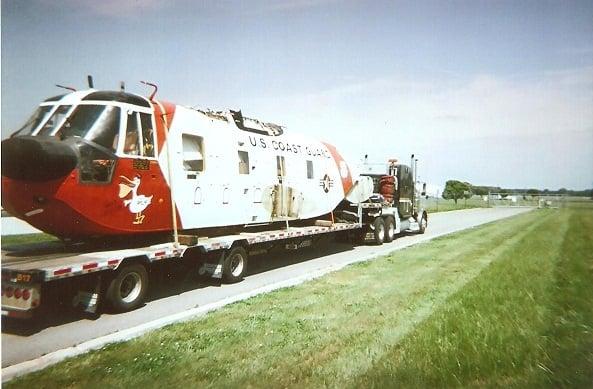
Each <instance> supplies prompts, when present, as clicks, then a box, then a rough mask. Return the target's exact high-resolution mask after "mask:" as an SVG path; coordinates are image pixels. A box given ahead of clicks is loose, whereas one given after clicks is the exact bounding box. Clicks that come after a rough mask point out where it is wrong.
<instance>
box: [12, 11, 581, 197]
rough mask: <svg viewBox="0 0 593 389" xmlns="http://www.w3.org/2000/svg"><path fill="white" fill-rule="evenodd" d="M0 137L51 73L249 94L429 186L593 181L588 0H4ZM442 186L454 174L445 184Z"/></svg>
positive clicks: (216, 99)
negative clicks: (395, 161)
mask: <svg viewBox="0 0 593 389" xmlns="http://www.w3.org/2000/svg"><path fill="white" fill-rule="evenodd" d="M1 12H2V14H1V18H2V20H1V21H2V23H1V34H2V36H1V40H2V47H1V54H2V55H1V65H2V67H1V92H2V93H1V97H2V100H1V105H2V106H1V114H2V117H1V125H2V138H3V139H4V138H6V137H7V136H8V135H9V134H10V133H12V132H13V131H15V130H16V129H18V127H20V125H22V124H23V123H24V121H25V120H26V119H27V117H28V115H29V114H30V113H31V112H32V111H33V109H34V107H35V106H36V105H37V104H38V103H39V102H40V101H42V100H44V99H45V98H47V97H49V96H54V95H56V94H61V93H62V92H63V91H62V90H60V89H58V88H57V87H55V84H62V85H68V86H73V87H76V88H79V89H84V88H85V87H86V76H87V74H92V75H93V77H94V81H95V87H96V88H100V89H114V90H115V89H118V87H119V82H120V81H125V83H126V89H127V91H130V92H134V93H139V94H143V95H148V94H149V93H150V91H151V90H150V88H147V87H145V86H143V85H141V84H140V83H139V81H140V80H147V81H150V82H154V83H156V84H158V86H159V91H158V94H157V98H161V99H163V100H167V101H171V102H175V103H178V104H182V105H187V106H199V107H209V108H213V109H227V108H231V109H241V110H242V112H243V113H244V115H246V116H248V117H254V118H258V119H261V120H263V121H269V122H274V123H277V124H281V125H284V126H286V128H287V129H286V131H292V132H298V133H303V134H306V135H310V136H314V137H316V138H319V139H322V140H326V141H329V142H330V143H332V144H334V145H336V146H337V147H338V149H339V150H340V151H341V152H342V154H343V155H344V156H345V157H346V159H347V160H348V161H351V163H352V164H356V163H357V162H359V161H360V159H361V158H362V157H363V156H364V155H368V157H369V160H371V161H375V162H383V161H386V160H387V159H389V158H399V159H400V160H403V161H407V160H408V158H409V155H410V154H411V153H414V154H415V155H416V156H417V158H418V159H419V161H418V165H419V173H418V174H419V178H420V179H421V180H423V181H427V182H428V183H429V185H432V187H440V188H442V187H443V186H444V183H445V181H446V180H449V179H458V180H462V181H467V182H470V183H471V184H474V185H491V186H500V187H504V188H538V189H559V188H562V187H564V188H569V189H577V190H581V189H586V188H592V187H593V23H592V22H591V21H592V20H593V2H591V1H582V2H579V1H543V0H538V1H409V2H408V1H356V0H343V1H337V0H278V1H272V0H251V1H231V0H211V1H210V0H204V1H192V0H167V1H165V0H144V1H143V0H103V1H94V0H90V1H85V0H20V1H17V0H2V1H1ZM441 190H442V189H441Z"/></svg>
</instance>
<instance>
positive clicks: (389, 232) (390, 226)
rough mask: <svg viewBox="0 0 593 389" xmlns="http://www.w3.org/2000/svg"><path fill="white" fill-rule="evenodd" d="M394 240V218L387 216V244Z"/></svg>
mask: <svg viewBox="0 0 593 389" xmlns="http://www.w3.org/2000/svg"><path fill="white" fill-rule="evenodd" d="M393 238H395V220H393V217H391V216H387V217H386V218H385V242H387V243H389V242H392V241H393Z"/></svg>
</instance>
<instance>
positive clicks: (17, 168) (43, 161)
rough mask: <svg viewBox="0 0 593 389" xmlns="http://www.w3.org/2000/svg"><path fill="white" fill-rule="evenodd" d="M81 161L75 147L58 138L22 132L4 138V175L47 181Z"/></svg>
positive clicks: (66, 171) (20, 178)
mask: <svg viewBox="0 0 593 389" xmlns="http://www.w3.org/2000/svg"><path fill="white" fill-rule="evenodd" d="M77 164H78V157H77V153H76V151H75V150H74V149H73V148H72V147H71V146H70V145H68V144H66V143H64V142H61V141H59V140H58V139H55V138H49V137H37V136H19V137H14V138H9V139H6V140H4V141H2V175H3V176H5V177H8V178H12V179H15V180H24V181H48V180H53V179H56V178H60V177H63V176H65V175H67V174H68V173H70V172H71V171H72V170H73V169H74V168H75V167H76V165H77Z"/></svg>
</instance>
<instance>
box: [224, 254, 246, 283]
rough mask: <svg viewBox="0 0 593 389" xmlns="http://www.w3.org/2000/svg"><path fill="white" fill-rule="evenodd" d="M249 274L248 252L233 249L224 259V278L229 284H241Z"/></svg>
mask: <svg viewBox="0 0 593 389" xmlns="http://www.w3.org/2000/svg"><path fill="white" fill-rule="evenodd" d="M246 272H247V251H245V249H244V248H243V247H240V246H237V247H233V248H232V249H231V250H230V251H229V252H228V254H226V255H225V257H224V262H223V265H222V278H223V279H224V281H226V282H228V283H234V282H239V281H241V280H242V279H243V277H244V276H245V273H246Z"/></svg>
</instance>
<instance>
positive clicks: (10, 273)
mask: <svg viewBox="0 0 593 389" xmlns="http://www.w3.org/2000/svg"><path fill="white" fill-rule="evenodd" d="M390 174H391V175H394V173H393V172H392V173H390ZM414 182H415V181H414ZM408 193H410V192H408ZM411 195H412V196H411V197H412V200H410V199H409V198H406V199H404V198H402V199H400V200H399V202H398V201H395V202H394V201H393V200H392V201H388V200H386V199H385V198H383V197H382V196H376V197H377V198H378V200H377V199H373V198H372V197H371V198H370V199H369V200H367V201H364V202H362V203H357V204H352V203H348V202H346V201H345V202H343V203H342V204H341V205H339V206H338V208H336V209H335V210H334V211H333V212H332V213H331V214H329V215H327V218H326V219H324V220H301V221H292V222H290V223H289V222H288V221H278V222H276V223H273V224H269V225H261V226H259V227H258V226H249V227H247V226H246V227H244V228H242V229H239V230H234V231H233V232H229V231H231V230H228V229H227V230H224V232H212V231H210V232H208V231H205V230H202V231H198V232H195V233H192V232H187V231H184V232H182V233H181V234H177V232H176V231H175V233H174V235H173V236H174V239H172V241H166V242H165V243H157V244H145V245H143V244H138V243H132V242H124V243H123V244H121V243H120V244H119V246H112V247H110V248H108V249H107V248H102V249H96V247H95V249H93V247H92V246H75V245H73V246H69V247H67V246H64V245H60V244H59V243H57V242H54V244H53V246H54V250H53V251H52V250H47V249H48V247H45V250H40V251H39V252H34V251H31V250H29V251H27V250H22V249H13V248H9V249H8V250H2V263H1V266H2V316H8V317H15V318H28V317H31V316H32V315H33V313H34V312H36V311H39V307H40V306H41V304H42V301H44V300H45V299H46V297H48V296H52V297H55V296H56V295H59V296H60V297H59V300H60V301H63V302H66V301H69V300H70V301H72V303H73V305H78V306H80V307H82V308H83V309H84V310H85V311H87V312H90V313H96V312H97V310H98V309H99V306H100V305H103V303H107V305H108V306H110V307H111V308H112V309H113V310H115V311H119V312H123V311H129V310H132V309H135V308H137V307H139V306H140V305H141V304H142V303H143V301H144V298H145V296H146V293H147V291H148V273H149V271H150V270H151V269H152V267H153V266H155V265H156V264H159V263H171V264H177V263H182V264H185V265H188V266H189V268H190V269H197V270H198V273H199V274H201V275H208V276H211V277H214V278H219V279H222V280H223V281H225V282H229V283H232V282H238V281H240V280H242V279H243V277H244V276H245V274H246V269H247V264H248V259H249V256H250V255H256V254H259V253H263V252H267V251H269V250H271V249H273V248H277V247H282V248H284V249H293V250H294V249H300V248H304V247H312V246H313V245H314V243H315V241H316V240H317V239H318V238H321V237H323V236H329V235H335V236H336V237H339V238H341V239H340V240H347V241H350V242H353V243H365V242H367V241H369V240H370V241H372V242H374V243H375V244H383V243H384V242H387V243H388V242H391V241H392V240H393V239H394V238H395V236H396V235H397V234H399V233H404V232H417V233H424V231H425V229H426V227H427V223H428V215H427V213H426V212H425V211H424V210H422V209H420V208H419V207H417V205H416V199H417V197H416V196H415V189H413V187H412V189H411ZM396 204H397V205H398V206H399V208H398V206H396ZM402 204H404V205H406V204H407V205H406V208H401V207H402ZM408 205H409V206H408ZM400 208H401V209H403V211H402V212H405V216H401V215H400V213H399V209H400ZM291 223H292V225H291ZM206 233H208V234H209V236H204V234H206ZM50 246H51V245H50Z"/></svg>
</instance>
